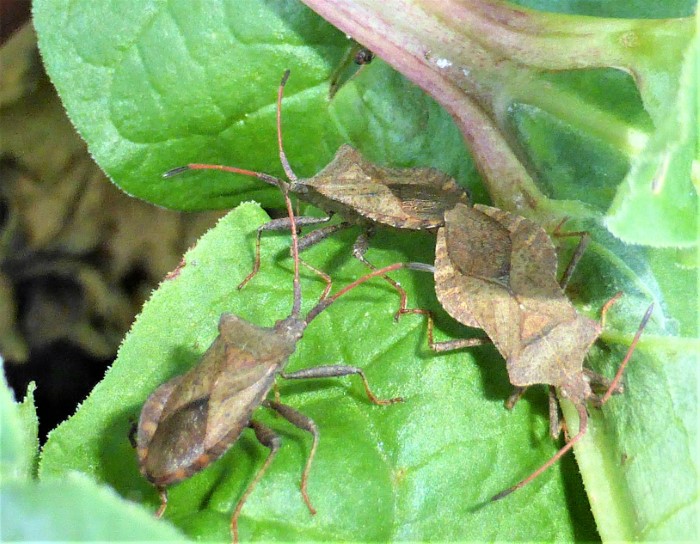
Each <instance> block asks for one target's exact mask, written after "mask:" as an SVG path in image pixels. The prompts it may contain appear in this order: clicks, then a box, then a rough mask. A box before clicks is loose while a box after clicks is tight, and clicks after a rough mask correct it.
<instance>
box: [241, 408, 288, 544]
mask: <svg viewBox="0 0 700 544" xmlns="http://www.w3.org/2000/svg"><path fill="white" fill-rule="evenodd" d="M248 426H249V427H250V428H251V429H253V431H255V438H257V439H258V442H260V443H261V444H262V445H263V446H265V447H266V448H269V449H270V453H269V455H268V456H267V459H265V463H264V464H263V466H262V467H260V470H258V473H257V474H256V475H255V478H253V480H252V481H251V482H250V483H249V484H248V487H246V490H245V491H244V492H243V496H242V497H241V498H240V500H239V501H238V504H236V509H235V510H234V511H233V515H232V516H231V535H233V541H234V542H238V517H239V516H240V515H241V510H242V509H243V505H244V504H245V501H246V500H247V499H248V497H249V496H250V494H251V493H252V492H253V489H255V486H256V485H258V482H259V481H260V479H261V478H262V477H263V476H264V474H265V472H267V469H268V468H269V467H270V463H272V459H273V458H274V457H275V455H277V451H278V450H279V447H280V437H279V436H277V435H276V434H275V433H274V432H272V430H270V429H268V428H267V427H265V426H264V425H262V424H261V423H258V422H257V421H251V422H250V423H249V424H248Z"/></svg>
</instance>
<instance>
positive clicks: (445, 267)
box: [407, 204, 653, 500]
mask: <svg viewBox="0 0 700 544" xmlns="http://www.w3.org/2000/svg"><path fill="white" fill-rule="evenodd" d="M569 234H574V235H580V236H581V241H580V243H579V246H578V247H577V250H576V251H575V253H574V258H572V261H571V263H570V264H569V266H568V267H567V269H566V271H565V273H564V275H563V278H562V280H561V281H557V277H556V271H557V255H556V250H555V248H554V245H553V243H552V241H551V239H550V237H549V236H548V235H547V233H546V232H545V231H544V229H543V228H542V227H540V226H539V225H537V224H536V223H534V222H532V221H530V220H529V219H526V218H524V217H520V216H517V215H514V214H511V213H508V212H505V211H503V210H499V209H497V208H492V207H488V206H482V205H475V206H473V207H470V206H465V205H462V204H457V205H456V206H455V207H454V208H453V209H452V210H448V211H447V212H446V213H445V226H444V227H442V228H441V229H440V230H439V231H438V234H437V245H436V248H435V266H434V268H433V273H434V276H435V290H436V293H437V297H438V300H439V301H440V304H441V305H442V306H443V308H444V309H445V310H446V311H447V313H449V314H450V315H451V316H452V317H454V318H455V319H456V320H457V321H459V322H460V323H463V324H464V325H467V326H469V327H477V328H480V329H483V330H484V331H485V332H486V334H487V335H488V338H487V339H484V338H471V339H456V340H451V341H446V342H435V341H434V339H433V323H432V318H431V316H430V313H429V312H426V311H425V310H407V311H408V312H413V313H425V314H427V315H428V339H429V342H430V346H431V348H432V349H434V350H435V351H450V350H454V349H460V348H464V347H469V346H475V345H479V344H483V343H485V342H493V344H494V345H495V346H496V348H497V349H498V351H499V352H500V353H501V355H502V356H503V357H504V358H505V360H506V365H507V370H508V376H509V379H510V382H511V383H512V384H513V385H514V386H515V392H514V394H513V395H512V396H511V397H510V398H509V399H508V402H507V404H506V405H507V406H508V407H509V408H512V407H513V406H514V404H515V402H517V400H518V398H520V396H521V395H522V393H523V392H524V391H525V389H526V388H527V387H529V386H531V385H535V384H546V385H548V386H549V391H550V430H551V433H552V436H553V437H555V438H556V437H557V436H558V435H559V433H560V431H561V428H562V426H561V425H560V423H559V412H558V405H557V400H556V396H555V389H556V390H558V392H559V394H560V395H561V396H562V397H563V398H566V399H568V400H570V401H571V402H572V404H573V405H574V407H575V408H576V410H577V412H578V415H579V430H578V433H577V434H576V435H575V436H574V437H573V438H571V440H569V441H568V442H567V444H566V445H564V446H563V447H562V448H561V449H560V450H559V451H558V452H557V453H556V454H555V455H554V456H553V457H552V458H551V459H550V460H549V461H547V462H546V463H545V464H544V465H543V466H542V467H540V468H539V469H538V470H536V471H535V472H533V473H532V474H531V475H530V476H528V477H527V478H526V479H524V480H523V481H521V482H520V483H518V484H516V485H515V486H513V487H511V488H509V489H507V490H505V491H503V492H502V493H499V494H497V495H496V496H494V500H497V499H500V498H503V497H505V496H506V495H508V494H509V493H511V492H512V491H514V490H515V489H518V488H519V487H522V486H523V485H525V484H527V483H529V482H530V481H532V480H533V479H534V478H536V477H537V476H539V475H540V474H541V473H542V472H544V471H545V470H546V469H547V468H549V467H550V466H551V465H552V464H554V463H555V462H556V461H557V460H558V459H559V458H560V457H561V456H562V455H564V454H565V453H566V452H567V451H569V450H570V449H571V448H572V447H573V445H574V444H575V443H576V442H578V441H579V440H580V439H581V437H582V436H583V435H584V434H585V432H586V429H587V422H588V414H587V412H586V402H587V401H592V402H594V403H595V404H596V405H598V406H601V405H602V404H604V403H605V402H606V401H607V400H608V398H609V397H610V395H611V394H613V393H616V392H621V390H622V388H621V386H620V385H619V382H620V379H621V376H622V371H623V370H624V367H625V365H626V364H627V362H628V360H629V358H630V356H631V354H632V351H633V350H634V347H635V346H636V344H637V341H638V339H639V336H640V334H641V332H642V329H643V328H644V326H645V325H646V322H647V321H648V319H649V317H650V315H651V311H652V308H653V305H652V306H650V307H649V309H648V310H647V312H646V314H645V316H644V318H643V320H642V323H641V324H640V326H639V329H638V331H637V335H636V336H635V339H634V340H633V342H632V344H631V345H630V348H629V350H628V352H627V355H626V356H625V358H624V360H623V362H622V363H621V364H620V367H619V369H618V372H617V374H616V376H615V378H614V379H613V380H612V381H611V382H608V381H607V380H606V379H605V378H604V377H602V376H599V375H598V374H595V373H594V372H592V371H591V370H589V369H586V368H584V367H583V361H584V359H585V356H586V354H587V353H588V351H589V349H590V348H591V346H592V345H593V343H594V342H595V341H596V340H597V339H598V337H599V336H600V334H601V332H602V330H603V324H604V320H605V313H606V312H607V310H608V308H609V307H610V306H611V305H612V303H613V302H614V301H615V300H616V299H617V298H618V297H619V295H620V293H618V295H616V296H615V297H613V298H612V299H611V300H610V301H609V302H608V303H607V304H605V306H604V307H603V310H602V316H601V322H600V323H598V322H597V321H595V320H593V319H589V318H588V317H586V316H583V315H581V314H580V313H578V312H577V311H576V308H575V307H574V306H573V304H572V303H571V301H570V300H569V299H568V298H567V297H566V295H565V293H564V288H565V287H566V283H567V282H568V281H569V278H570V277H571V273H572V270H573V267H574V266H575V264H576V261H577V260H578V258H579V257H580V255H581V254H582V252H583V248H585V245H586V243H587V240H588V236H587V233H567V234H565V235H569ZM591 384H593V385H595V386H600V387H604V388H605V393H604V394H603V395H602V396H599V395H596V394H595V393H594V392H593V390H592V388H591Z"/></svg>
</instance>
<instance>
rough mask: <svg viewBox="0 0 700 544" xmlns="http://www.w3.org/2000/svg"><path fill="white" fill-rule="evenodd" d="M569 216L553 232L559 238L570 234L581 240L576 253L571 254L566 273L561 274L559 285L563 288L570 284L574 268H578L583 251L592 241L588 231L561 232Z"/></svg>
mask: <svg viewBox="0 0 700 544" xmlns="http://www.w3.org/2000/svg"><path fill="white" fill-rule="evenodd" d="M566 221H567V218H564V219H563V220H562V221H561V222H560V223H559V224H558V225H557V226H556V228H555V229H554V231H553V232H552V236H555V237H557V238H567V237H570V236H578V237H579V241H578V245H577V246H576V249H575V250H574V254H573V255H572V256H571V260H570V261H569V264H568V265H567V266H566V269H565V270H564V273H563V274H562V276H561V280H559V285H560V286H561V288H562V289H566V286H567V285H569V281H570V280H571V276H573V274H574V270H575V269H576V266H577V265H578V263H579V261H580V260H581V257H582V256H583V253H584V252H585V251H586V247H587V246H588V243H589V242H590V241H591V235H590V233H588V232H587V231H583V230H582V231H572V232H561V230H560V229H561V227H562V226H563V225H564V223H566Z"/></svg>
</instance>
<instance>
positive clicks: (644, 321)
mask: <svg viewBox="0 0 700 544" xmlns="http://www.w3.org/2000/svg"><path fill="white" fill-rule="evenodd" d="M653 311H654V303H653V302H652V303H651V304H650V305H649V307H648V308H647V311H646V312H645V314H644V317H642V320H641V321H640V323H639V327H638V328H637V332H636V333H635V335H634V339H633V340H632V343H631V344H630V347H629V348H627V353H626V354H625V358H624V359H622V362H621V363H620V366H619V368H618V369H617V372H616V373H615V377H614V378H613V380H612V381H611V382H610V387H608V390H607V391H606V392H605V395H603V397H602V398H601V399H600V405H601V406H602V405H603V404H605V403H606V402H608V399H609V398H610V396H611V395H612V394H613V392H614V391H615V390H616V389H617V385H618V384H619V383H620V380H621V379H622V373H623V372H624V370H625V367H626V366H627V363H628V362H629V360H630V358H631V357H632V353H633V352H634V350H635V348H636V347H637V342H639V337H640V336H642V331H643V330H644V327H646V326H647V323H648V322H649V318H650V317H651V313H652V312H653Z"/></svg>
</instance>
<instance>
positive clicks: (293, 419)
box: [263, 400, 319, 515]
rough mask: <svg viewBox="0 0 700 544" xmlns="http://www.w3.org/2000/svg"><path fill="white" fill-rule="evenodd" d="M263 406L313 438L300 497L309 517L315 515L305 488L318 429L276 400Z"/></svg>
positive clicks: (298, 413)
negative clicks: (307, 509)
mask: <svg viewBox="0 0 700 544" xmlns="http://www.w3.org/2000/svg"><path fill="white" fill-rule="evenodd" d="M263 405H265V406H267V407H269V408H271V409H272V410H274V411H275V412H277V413H278V414H279V415H281V416H282V417H283V418H284V419H286V420H287V421H289V422H290V423H291V424H292V425H294V426H295V427H299V428H300V429H301V430H303V431H307V432H309V433H311V435H312V436H313V440H314V441H313V444H312V445H311V452H310V453H309V457H308V459H307V460H306V465H305V466H304V472H303V473H302V475H301V496H302V497H303V498H304V502H305V503H306V506H307V507H308V508H309V512H311V515H314V514H316V509H315V508H314V507H313V505H312V504H311V499H309V493H308V492H307V489H306V486H307V483H308V481H309V472H310V471H311V463H312V461H313V459H314V456H315V455H316V448H318V439H319V433H318V427H316V423H314V421H313V420H312V419H311V418H310V417H307V416H305V415H304V414H302V413H301V412H298V411H297V410H295V409H294V408H292V407H290V406H287V405H285V404H281V403H280V402H277V401H276V400H274V401H272V400H270V401H265V402H263Z"/></svg>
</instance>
